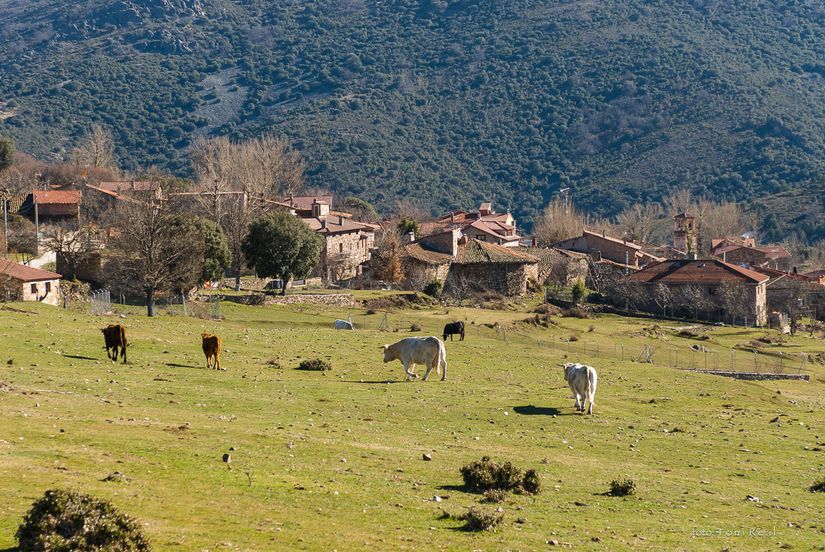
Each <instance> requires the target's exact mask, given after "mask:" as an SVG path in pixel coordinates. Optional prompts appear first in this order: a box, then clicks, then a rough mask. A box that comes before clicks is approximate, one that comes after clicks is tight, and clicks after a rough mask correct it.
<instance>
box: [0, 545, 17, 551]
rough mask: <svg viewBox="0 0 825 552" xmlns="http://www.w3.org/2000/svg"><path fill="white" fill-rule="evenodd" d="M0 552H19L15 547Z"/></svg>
mask: <svg viewBox="0 0 825 552" xmlns="http://www.w3.org/2000/svg"><path fill="white" fill-rule="evenodd" d="M0 552H20V549H19V548H17V547H16V546H15V547H14V548H2V549H0Z"/></svg>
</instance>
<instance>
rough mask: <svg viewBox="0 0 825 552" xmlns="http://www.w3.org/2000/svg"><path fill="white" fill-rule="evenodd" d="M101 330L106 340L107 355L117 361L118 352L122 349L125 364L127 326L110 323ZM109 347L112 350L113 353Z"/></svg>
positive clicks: (121, 353)
mask: <svg viewBox="0 0 825 552" xmlns="http://www.w3.org/2000/svg"><path fill="white" fill-rule="evenodd" d="M100 331H101V332H103V339H104V340H105V341H106V356H107V357H109V358H110V359H112V360H113V361H114V362H117V352H118V349H120V356H121V357H122V358H123V364H126V327H125V326H122V325H120V324H109V325H108V326H106V327H105V328H103V329H101V330H100ZM109 349H111V350H112V352H111V353H109Z"/></svg>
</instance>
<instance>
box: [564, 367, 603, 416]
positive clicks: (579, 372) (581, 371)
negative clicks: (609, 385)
mask: <svg viewBox="0 0 825 552" xmlns="http://www.w3.org/2000/svg"><path fill="white" fill-rule="evenodd" d="M562 366H563V367H564V380H565V381H566V382H567V385H569V386H570V390H571V391H572V392H573V396H574V397H576V410H579V411H581V412H584V405H585V403H586V402H587V401H590V406H589V407H588V409H587V413H588V414H593V402H594V401H595V400H596V383H597V381H598V376H597V375H596V369H595V368H593V367H592V366H586V365H584V364H579V363H577V362H565V363H564V364H563V365H562ZM580 398H581V401H580V400H579V399H580Z"/></svg>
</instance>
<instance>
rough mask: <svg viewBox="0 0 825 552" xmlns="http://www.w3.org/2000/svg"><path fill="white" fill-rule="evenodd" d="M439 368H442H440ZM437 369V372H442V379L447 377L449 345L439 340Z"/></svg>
mask: <svg viewBox="0 0 825 552" xmlns="http://www.w3.org/2000/svg"><path fill="white" fill-rule="evenodd" d="M442 365H443V367H442ZM439 368H441V370H438V369H439ZM436 370H438V371H437V372H436V373H439V372H440V373H441V381H444V380H446V379H447V347H446V346H445V345H444V342H443V341H439V342H438V366H437V368H436Z"/></svg>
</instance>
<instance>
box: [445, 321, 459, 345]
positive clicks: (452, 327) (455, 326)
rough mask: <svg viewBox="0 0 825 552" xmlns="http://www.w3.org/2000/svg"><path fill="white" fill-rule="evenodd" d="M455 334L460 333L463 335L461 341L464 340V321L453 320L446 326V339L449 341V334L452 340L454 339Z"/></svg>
mask: <svg viewBox="0 0 825 552" xmlns="http://www.w3.org/2000/svg"><path fill="white" fill-rule="evenodd" d="M453 334H458V335H460V336H461V337H460V338H459V339H458V340H459V341H464V322H451V323H450V324H447V325H445V326H444V341H447V336H448V335H449V336H450V341H452V340H453Z"/></svg>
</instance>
